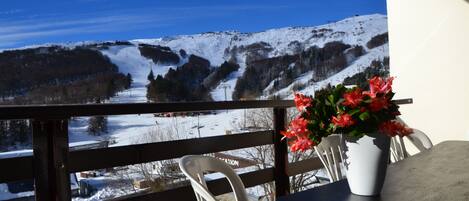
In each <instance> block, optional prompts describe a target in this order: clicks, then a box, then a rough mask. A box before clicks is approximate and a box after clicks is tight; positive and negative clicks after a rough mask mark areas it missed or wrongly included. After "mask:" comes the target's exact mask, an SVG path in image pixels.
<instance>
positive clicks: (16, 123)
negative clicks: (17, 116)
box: [8, 120, 31, 143]
mask: <svg viewBox="0 0 469 201" xmlns="http://www.w3.org/2000/svg"><path fill="white" fill-rule="evenodd" d="M8 132H9V133H10V136H11V137H12V140H13V141H12V142H13V143H17V142H19V143H25V142H27V141H28V139H29V136H30V132H31V127H30V125H29V124H28V122H27V120H11V121H10V125H9V128H8Z"/></svg>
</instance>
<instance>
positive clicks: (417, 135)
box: [407, 129, 433, 151]
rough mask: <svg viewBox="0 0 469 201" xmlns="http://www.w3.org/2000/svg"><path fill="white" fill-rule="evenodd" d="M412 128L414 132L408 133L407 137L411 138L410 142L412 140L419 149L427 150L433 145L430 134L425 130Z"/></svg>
mask: <svg viewBox="0 0 469 201" xmlns="http://www.w3.org/2000/svg"><path fill="white" fill-rule="evenodd" d="M412 130H413V131H414V132H413V133H412V134H410V135H408V136H407V139H409V140H410V142H412V144H413V145H414V146H415V147H417V149H418V150H419V151H425V150H428V149H431V148H432V147H433V143H432V141H431V140H430V138H428V136H427V135H426V134H425V133H424V132H422V131H420V130H418V129H412Z"/></svg>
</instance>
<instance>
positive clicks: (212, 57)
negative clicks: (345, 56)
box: [102, 14, 388, 100]
mask: <svg viewBox="0 0 469 201" xmlns="http://www.w3.org/2000/svg"><path fill="white" fill-rule="evenodd" d="M386 32H387V17H386V16H385V15H380V14H373V15H365V16H356V17H351V18H347V19H344V20H341V21H338V22H335V23H330V24H325V25H321V26H315V27H287V28H280V29H271V30H267V31H263V32H257V33H240V32H234V31H226V32H210V33H202V34H195V35H180V36H173V37H164V38H157V39H136V40H132V41H130V42H131V43H132V44H134V45H133V46H114V47H110V48H109V49H106V50H103V51H102V52H103V53H104V54H105V55H107V56H108V57H109V58H110V59H111V61H112V62H113V63H115V64H117V65H118V66H119V68H120V70H121V71H123V72H125V73H127V72H130V73H131V74H132V75H133V76H134V78H135V80H136V81H137V83H139V84H144V83H146V75H147V74H148V72H149V69H150V68H152V69H153V70H154V71H155V73H156V74H161V75H164V74H165V73H166V72H167V70H168V69H169V68H171V67H172V68H174V67H175V66H176V65H177V64H172V65H161V64H155V63H154V62H152V61H151V60H150V59H148V58H145V57H143V56H142V55H141V54H140V52H139V50H138V45H139V44H150V45H160V46H165V47H169V48H171V50H172V51H174V52H175V53H177V54H180V53H179V51H180V50H183V51H185V52H186V53H187V54H194V55H197V56H200V57H203V58H205V59H207V60H209V61H210V64H211V65H212V66H215V67H216V66H220V65H221V64H222V63H223V62H225V61H229V60H235V61H236V62H237V63H238V64H239V65H240V69H239V70H238V71H237V72H234V73H232V74H231V75H230V76H229V77H227V78H226V79H224V80H223V81H222V82H221V83H219V85H218V86H217V87H215V88H214V90H213V91H212V93H211V95H212V98H213V99H214V100H224V92H225V90H226V91H227V96H228V99H229V100H230V99H231V95H232V93H233V90H234V89H235V84H236V81H237V79H238V78H239V77H240V76H242V74H243V73H244V71H245V68H246V57H247V54H249V53H250V52H249V49H248V48H247V47H249V46H250V45H253V44H261V43H265V44H267V45H268V48H272V50H268V51H266V55H265V56H266V57H267V58H272V57H278V56H283V55H292V54H295V53H298V51H301V50H306V49H308V48H310V47H313V46H317V47H319V48H321V47H323V46H324V44H326V43H328V42H333V41H340V42H342V43H344V44H348V45H351V46H361V47H363V48H364V50H365V53H364V54H363V55H362V56H361V57H360V58H358V59H357V60H356V61H354V62H353V63H351V64H350V65H349V66H348V67H347V68H346V69H344V70H343V71H341V72H339V73H338V74H337V75H334V76H331V77H330V78H328V79H326V80H322V82H318V83H315V87H321V86H324V85H325V84H327V83H332V84H337V83H339V82H341V81H342V80H343V79H344V78H345V77H347V76H351V75H353V74H355V73H358V72H360V71H362V70H363V69H364V68H365V67H367V66H369V64H370V62H371V61H373V60H375V59H379V60H382V59H383V58H384V57H387V56H388V48H387V44H386V45H383V46H382V47H379V48H373V49H369V48H367V45H366V44H367V42H368V41H370V39H371V38H373V37H375V36H377V35H380V34H383V33H386ZM256 51H259V50H256ZM313 73H314V72H307V73H305V74H304V75H303V76H301V77H298V78H296V81H295V82H294V83H291V84H290V85H289V86H288V87H286V88H284V89H281V90H279V92H276V94H278V93H280V94H284V95H286V94H287V93H288V92H290V91H291V88H292V86H293V85H295V84H297V83H298V82H300V83H305V84H306V82H307V81H308V78H310V77H311V75H312V74H313ZM139 86H141V85H139ZM266 90H268V89H266ZM302 91H303V92H306V93H308V92H310V91H311V88H310V87H306V88H305V89H303V90H302Z"/></svg>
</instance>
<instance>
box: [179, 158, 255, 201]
mask: <svg viewBox="0 0 469 201" xmlns="http://www.w3.org/2000/svg"><path fill="white" fill-rule="evenodd" d="M179 167H180V168H181V171H182V172H183V173H184V175H186V176H187V177H188V178H189V181H190V182H191V185H192V188H193V189H194V193H195V196H196V198H197V200H198V201H204V200H206V201H216V198H215V196H214V195H213V194H212V193H210V191H209V190H208V188H207V183H206V182H205V179H204V173H207V172H210V173H213V172H220V173H222V174H223V175H224V176H226V178H227V179H228V181H229V183H230V185H231V188H232V189H233V193H234V196H235V199H236V201H248V196H247V193H246V189H245V187H244V184H243V182H242V181H241V178H239V176H238V175H237V174H236V173H235V172H234V170H233V169H232V168H231V167H230V166H228V165H227V164H226V163H225V162H223V161H221V160H218V159H216V158H213V157H209V156H196V155H191V156H184V157H183V158H181V160H180V161H179Z"/></svg>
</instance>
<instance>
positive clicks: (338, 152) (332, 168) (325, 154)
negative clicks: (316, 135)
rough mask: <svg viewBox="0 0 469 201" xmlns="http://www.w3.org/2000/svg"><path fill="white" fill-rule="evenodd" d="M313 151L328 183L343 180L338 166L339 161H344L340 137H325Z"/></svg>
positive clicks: (335, 135)
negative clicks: (324, 171) (327, 177)
mask: <svg viewBox="0 0 469 201" xmlns="http://www.w3.org/2000/svg"><path fill="white" fill-rule="evenodd" d="M314 149H315V150H316V153H317V154H318V156H319V159H320V160H321V162H322V164H323V165H324V168H325V169H326V172H327V174H328V175H329V180H330V182H335V181H339V180H341V179H343V175H342V169H341V165H340V164H341V161H344V160H343V159H344V158H343V153H344V152H343V151H344V150H343V142H342V136H341V135H337V134H334V135H330V136H328V137H325V138H323V139H322V141H321V143H319V145H317V146H315V147H314Z"/></svg>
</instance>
